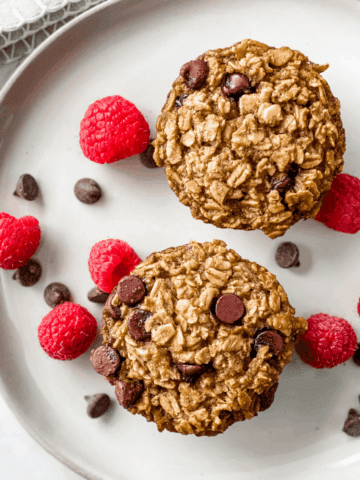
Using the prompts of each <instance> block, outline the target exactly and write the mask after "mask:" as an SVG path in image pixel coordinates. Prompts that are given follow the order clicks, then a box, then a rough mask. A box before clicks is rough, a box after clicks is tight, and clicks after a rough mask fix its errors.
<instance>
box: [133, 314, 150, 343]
mask: <svg viewBox="0 0 360 480" xmlns="http://www.w3.org/2000/svg"><path fill="white" fill-rule="evenodd" d="M151 316H152V314H151V312H147V311H145V310H135V311H134V312H133V313H132V314H131V315H130V317H129V319H128V324H129V331H130V334H131V335H132V336H133V337H134V338H135V340H137V341H140V342H150V341H151V332H147V331H146V330H145V322H146V320H148V319H149V318H150V317H151Z"/></svg>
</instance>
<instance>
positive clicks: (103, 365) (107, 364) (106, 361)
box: [90, 345, 121, 377]
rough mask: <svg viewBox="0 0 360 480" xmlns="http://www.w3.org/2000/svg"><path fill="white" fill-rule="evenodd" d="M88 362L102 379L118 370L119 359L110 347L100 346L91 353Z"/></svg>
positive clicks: (117, 354)
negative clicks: (102, 376)
mask: <svg viewBox="0 0 360 480" xmlns="http://www.w3.org/2000/svg"><path fill="white" fill-rule="evenodd" d="M90 361H91V363H92V366H93V367H94V370H96V372H97V373H99V374H100V375H104V377H108V376H109V375H113V374H114V373H115V372H116V370H117V369H118V368H119V366H120V363H121V359H120V355H119V353H118V352H117V351H116V350H114V349H113V348H112V347H110V345H101V347H98V348H97V349H96V350H93V351H92V352H91V357H90Z"/></svg>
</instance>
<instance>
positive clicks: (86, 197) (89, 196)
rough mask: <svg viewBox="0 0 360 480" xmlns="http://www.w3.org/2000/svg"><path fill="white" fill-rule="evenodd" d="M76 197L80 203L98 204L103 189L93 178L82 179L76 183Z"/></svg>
mask: <svg viewBox="0 0 360 480" xmlns="http://www.w3.org/2000/svg"><path fill="white" fill-rule="evenodd" d="M74 192H75V196H76V198H77V199H78V200H80V202H83V203H87V204H88V205H90V204H92V203H96V202H97V201H98V200H100V197H101V188H100V187H99V185H98V184H97V183H96V182H95V180H91V178H82V179H81V180H78V181H77V182H76V183H75V187H74Z"/></svg>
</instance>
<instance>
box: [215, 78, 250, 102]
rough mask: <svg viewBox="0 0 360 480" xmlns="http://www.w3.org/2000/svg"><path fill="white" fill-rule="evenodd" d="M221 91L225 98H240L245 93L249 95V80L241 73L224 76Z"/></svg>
mask: <svg viewBox="0 0 360 480" xmlns="http://www.w3.org/2000/svg"><path fill="white" fill-rule="evenodd" d="M222 91H223V93H224V95H226V96H227V97H236V98H238V97H240V96H241V95H244V94H245V93H251V85H250V82H249V79H248V78H247V77H246V76H245V75H243V74H241V73H232V74H231V75H226V78H225V83H224V85H223V86H222Z"/></svg>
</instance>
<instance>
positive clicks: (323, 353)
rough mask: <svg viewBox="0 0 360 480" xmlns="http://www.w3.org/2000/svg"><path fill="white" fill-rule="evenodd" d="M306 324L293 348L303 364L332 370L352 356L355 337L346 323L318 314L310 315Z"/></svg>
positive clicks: (342, 320) (341, 319)
mask: <svg viewBox="0 0 360 480" xmlns="http://www.w3.org/2000/svg"><path fill="white" fill-rule="evenodd" d="M308 324H309V328H308V330H307V331H306V332H305V333H304V334H302V335H300V336H299V342H298V343H297V344H296V347H295V349H296V352H297V354H298V355H299V357H300V358H301V360H303V361H304V362H305V363H308V364H309V365H311V366H312V367H314V368H332V367H335V366H336V365H339V364H340V363H343V362H345V361H346V360H348V359H349V358H351V357H352V356H353V354H354V352H355V350H356V335H355V332H354V330H353V328H352V326H351V325H350V323H349V322H348V321H346V320H344V319H343V318H338V317H330V316H329V315H326V314H325V313H319V314H317V315H312V316H311V317H310V318H309V319H308Z"/></svg>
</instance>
